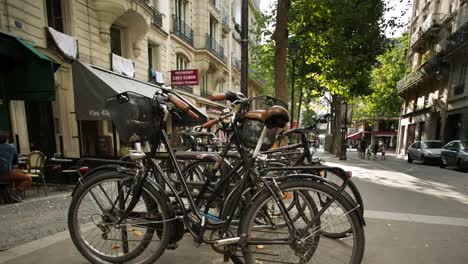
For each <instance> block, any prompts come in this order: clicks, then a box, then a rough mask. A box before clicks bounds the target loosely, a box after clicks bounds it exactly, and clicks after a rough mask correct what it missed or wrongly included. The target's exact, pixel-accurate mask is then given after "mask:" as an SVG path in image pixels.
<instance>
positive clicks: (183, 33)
mask: <svg viewBox="0 0 468 264" xmlns="http://www.w3.org/2000/svg"><path fill="white" fill-rule="evenodd" d="M172 21H173V27H172V31H173V33H174V34H175V35H176V36H178V37H179V38H181V39H182V40H184V41H185V42H187V43H188V44H190V45H191V46H193V29H192V28H191V27H190V26H189V25H187V24H186V23H185V21H184V20H182V19H181V18H180V17H177V16H176V15H172Z"/></svg>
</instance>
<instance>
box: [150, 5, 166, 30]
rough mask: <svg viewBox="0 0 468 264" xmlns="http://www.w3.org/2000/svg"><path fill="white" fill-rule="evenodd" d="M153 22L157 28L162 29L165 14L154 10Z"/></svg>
mask: <svg viewBox="0 0 468 264" xmlns="http://www.w3.org/2000/svg"><path fill="white" fill-rule="evenodd" d="M151 22H152V23H153V24H155V25H156V26H158V27H160V28H162V24H163V14H162V13H161V12H159V11H158V10H157V9H156V8H153V18H152V19H151Z"/></svg>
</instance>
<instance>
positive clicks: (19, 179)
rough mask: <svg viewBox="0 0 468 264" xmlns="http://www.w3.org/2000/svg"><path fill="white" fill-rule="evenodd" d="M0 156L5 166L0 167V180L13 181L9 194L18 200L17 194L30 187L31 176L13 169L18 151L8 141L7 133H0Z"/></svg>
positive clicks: (16, 161) (19, 199)
mask: <svg viewBox="0 0 468 264" xmlns="http://www.w3.org/2000/svg"><path fill="white" fill-rule="evenodd" d="M0 158H1V159H3V160H5V161H6V166H5V167H4V168H0V170H1V171H0V180H6V181H10V180H11V181H13V183H14V189H13V190H12V193H11V195H10V196H11V198H12V199H13V200H14V201H16V202H20V201H21V196H20V195H19V194H20V193H21V192H24V191H26V190H27V189H29V188H31V184H32V178H31V177H29V176H28V175H26V174H24V173H23V172H22V171H20V170H17V169H13V164H17V163H18V153H17V152H16V148H15V147H14V146H13V145H12V144H9V143H8V135H7V134H0Z"/></svg>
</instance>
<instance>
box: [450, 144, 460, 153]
mask: <svg viewBox="0 0 468 264" xmlns="http://www.w3.org/2000/svg"><path fill="white" fill-rule="evenodd" d="M450 150H453V151H458V150H460V143H458V142H453V145H452V146H451V147H450Z"/></svg>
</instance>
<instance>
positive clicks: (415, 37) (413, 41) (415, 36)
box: [410, 29, 422, 48]
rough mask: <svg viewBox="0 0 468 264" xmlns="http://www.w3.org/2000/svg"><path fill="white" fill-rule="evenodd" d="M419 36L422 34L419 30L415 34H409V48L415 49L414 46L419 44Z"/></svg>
mask: <svg viewBox="0 0 468 264" xmlns="http://www.w3.org/2000/svg"><path fill="white" fill-rule="evenodd" d="M421 35H422V34H421V31H420V30H419V29H418V30H417V31H416V32H413V33H411V39H410V47H411V48H415V47H416V46H417V45H416V44H420V42H419V40H420V39H421ZM418 46H419V45H418Z"/></svg>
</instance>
